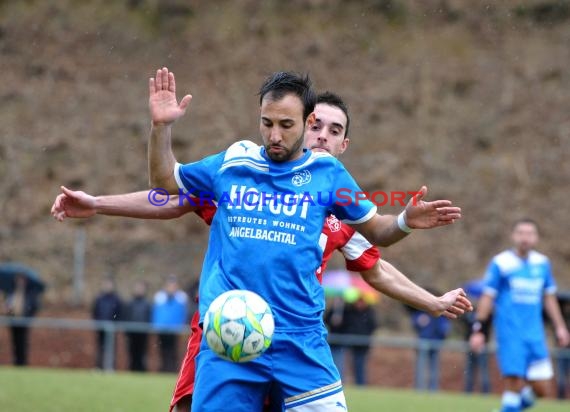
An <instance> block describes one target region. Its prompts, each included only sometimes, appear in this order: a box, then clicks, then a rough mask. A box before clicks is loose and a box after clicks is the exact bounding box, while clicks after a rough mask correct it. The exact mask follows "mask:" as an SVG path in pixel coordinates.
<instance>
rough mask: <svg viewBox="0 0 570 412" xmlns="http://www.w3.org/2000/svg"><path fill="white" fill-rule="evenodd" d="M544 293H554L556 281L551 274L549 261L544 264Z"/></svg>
mask: <svg viewBox="0 0 570 412" xmlns="http://www.w3.org/2000/svg"><path fill="white" fill-rule="evenodd" d="M544 293H546V294H549V295H551V294H554V293H556V281H555V280H554V276H552V266H551V264H550V261H547V262H546V263H545V264H544Z"/></svg>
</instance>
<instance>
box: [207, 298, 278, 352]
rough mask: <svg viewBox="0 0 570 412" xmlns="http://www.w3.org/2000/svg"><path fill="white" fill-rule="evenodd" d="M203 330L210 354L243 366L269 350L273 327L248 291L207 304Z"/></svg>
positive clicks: (267, 313)
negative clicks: (212, 353)
mask: <svg viewBox="0 0 570 412" xmlns="http://www.w3.org/2000/svg"><path fill="white" fill-rule="evenodd" d="M203 326H204V333H205V335H206V342H207V343H208V346H209V347H210V349H212V351H213V352H214V353H216V354H217V355H218V356H220V357H222V358H224V359H226V360H229V361H232V362H247V361H250V360H253V359H255V358H257V357H258V356H259V355H261V354H262V353H263V352H265V351H266V350H267V348H269V345H270V344H271V337H272V336H273V329H274V328H275V323H274V321H273V314H272V313H271V308H270V307H269V305H268V304H267V302H266V301H265V300H264V299H263V298H262V297H261V296H259V295H258V294H256V293H253V292H250V291H249V290H230V291H228V292H225V293H222V294H221V295H220V296H218V297H217V298H216V299H214V301H213V302H212V303H211V304H210V307H209V308H208V311H207V312H206V315H205V317H204V325H203Z"/></svg>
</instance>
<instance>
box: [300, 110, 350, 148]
mask: <svg viewBox="0 0 570 412" xmlns="http://www.w3.org/2000/svg"><path fill="white" fill-rule="evenodd" d="M346 120H347V119H346V115H345V114H344V112H343V111H342V110H341V109H339V108H338V107H336V106H331V105H329V104H325V103H319V104H317V105H316V106H315V118H314V121H313V122H310V121H309V122H308V125H307V131H306V132H305V146H306V147H307V148H308V149H311V150H315V151H319V152H328V153H330V154H331V155H333V156H334V157H337V156H340V155H341V154H342V153H344V151H345V150H346V148H347V147H348V142H349V139H348V138H347V137H345V136H346Z"/></svg>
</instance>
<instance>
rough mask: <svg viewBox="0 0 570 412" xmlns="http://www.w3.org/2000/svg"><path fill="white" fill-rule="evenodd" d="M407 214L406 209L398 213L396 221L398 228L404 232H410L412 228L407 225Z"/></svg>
mask: <svg viewBox="0 0 570 412" xmlns="http://www.w3.org/2000/svg"><path fill="white" fill-rule="evenodd" d="M406 219H407V215H406V211H405V210H404V211H403V212H402V213H400V214H399V215H398V218H397V223H398V228H399V229H400V230H401V231H402V232H405V233H412V228H411V227H409V226H408V222H407V221H406Z"/></svg>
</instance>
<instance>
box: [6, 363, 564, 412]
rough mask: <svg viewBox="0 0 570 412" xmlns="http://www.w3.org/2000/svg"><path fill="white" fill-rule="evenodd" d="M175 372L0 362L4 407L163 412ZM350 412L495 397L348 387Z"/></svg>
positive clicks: (487, 402)
mask: <svg viewBox="0 0 570 412" xmlns="http://www.w3.org/2000/svg"><path fill="white" fill-rule="evenodd" d="M175 379H176V377H175V375H158V374H151V373H149V374H142V375H141V374H136V375H135V374H129V373H115V374H105V373H100V372H91V371H84V370H58V369H14V368H11V367H0V405H1V409H2V410H3V411H20V410H41V411H42V412H52V411H53V412H61V411H86V412H103V411H105V412H120V411H125V412H126V411H129V412H130V411H136V412H145V411H166V410H168V403H169V401H170V396H171V391H172V388H173V385H174V380H175ZM346 394H347V399H348V403H349V407H350V411H351V412H377V411H378V412H380V411H389V412H393V411H398V412H406V411H410V412H412V411H413V412H416V411H419V412H447V411H449V412H480V411H483V412H491V411H492V410H493V409H496V408H497V407H498V405H499V398H498V397H495V396H491V397H481V396H465V395H462V394H450V393H438V394H429V393H418V392H412V391H407V390H395V389H390V390H387V389H377V388H369V389H358V388H347V391H346ZM568 410H570V404H569V402H564V403H561V402H555V401H540V403H539V406H538V407H537V408H535V409H533V411H536V412H540V411H543V412H547V411H552V412H558V411H560V412H563V411H564V412H567V411H568Z"/></svg>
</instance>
